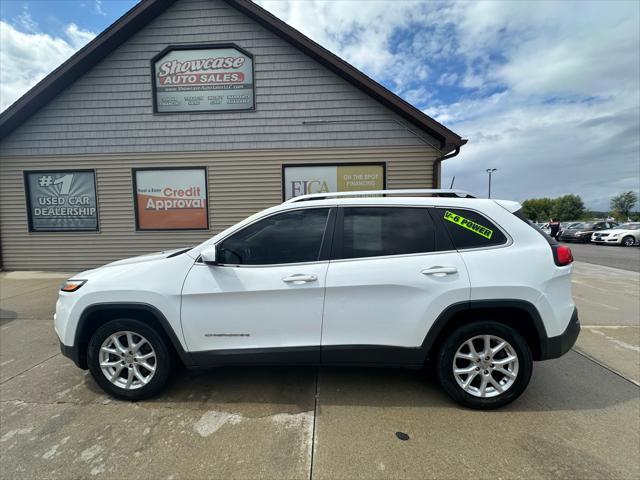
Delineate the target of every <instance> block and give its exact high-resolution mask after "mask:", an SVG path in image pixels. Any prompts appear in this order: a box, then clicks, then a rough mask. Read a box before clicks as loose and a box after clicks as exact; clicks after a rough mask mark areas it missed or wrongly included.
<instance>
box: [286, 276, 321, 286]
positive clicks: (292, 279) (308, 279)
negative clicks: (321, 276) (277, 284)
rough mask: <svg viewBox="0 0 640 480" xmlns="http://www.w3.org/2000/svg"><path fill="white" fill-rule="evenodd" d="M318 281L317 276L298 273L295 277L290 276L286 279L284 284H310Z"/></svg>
mask: <svg viewBox="0 0 640 480" xmlns="http://www.w3.org/2000/svg"><path fill="white" fill-rule="evenodd" d="M317 279H318V277H317V276H315V275H307V274H304V273H296V274H294V275H290V276H288V277H284V278H283V279H282V281H283V282H286V283H296V284H303V283H308V282H315V281H316V280H317Z"/></svg>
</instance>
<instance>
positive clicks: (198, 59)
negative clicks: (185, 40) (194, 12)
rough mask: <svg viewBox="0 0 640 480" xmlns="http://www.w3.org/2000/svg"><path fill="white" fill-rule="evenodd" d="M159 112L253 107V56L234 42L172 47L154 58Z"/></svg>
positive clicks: (156, 107)
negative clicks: (230, 43)
mask: <svg viewBox="0 0 640 480" xmlns="http://www.w3.org/2000/svg"><path fill="white" fill-rule="evenodd" d="M152 63H153V75H154V87H155V92H154V103H155V109H156V111H157V112H160V113H170V112H203V111H218V110H220V111H228V110H253V109H254V107H255V105H254V92H253V58H252V57H251V55H250V54H249V53H248V52H245V51H244V50H242V49H240V48H238V47H236V46H234V45H224V46H221V45H218V46H195V47H194V46H189V47H182V46H181V47H169V48H167V49H166V50H165V51H164V52H162V53H160V54H159V55H158V56H157V57H156V58H155V59H154V60H153V62H152Z"/></svg>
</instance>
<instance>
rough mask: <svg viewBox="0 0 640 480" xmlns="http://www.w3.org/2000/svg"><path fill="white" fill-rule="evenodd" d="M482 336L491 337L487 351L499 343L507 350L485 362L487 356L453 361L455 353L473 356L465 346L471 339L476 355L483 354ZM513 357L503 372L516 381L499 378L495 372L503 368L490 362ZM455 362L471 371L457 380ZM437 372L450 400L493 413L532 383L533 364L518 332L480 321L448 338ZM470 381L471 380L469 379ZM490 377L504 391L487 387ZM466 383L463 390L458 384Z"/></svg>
mask: <svg viewBox="0 0 640 480" xmlns="http://www.w3.org/2000/svg"><path fill="white" fill-rule="evenodd" d="M484 336H490V338H491V337H493V339H492V340H490V348H495V347H496V346H498V344H499V341H498V340H504V341H506V343H507V346H505V347H503V348H502V349H501V350H499V351H496V352H495V356H494V357H490V360H488V361H487V360H486V356H485V357H484V359H482V360H480V362H478V360H477V358H475V357H474V360H470V359H462V358H455V357H456V354H457V353H458V350H460V355H468V356H472V354H471V351H470V349H469V348H468V343H467V342H468V341H469V340H472V339H474V340H473V342H472V343H473V345H474V348H475V347H477V348H476V351H477V353H482V349H483V348H484V346H483V344H484ZM477 337H481V338H477ZM465 344H466V345H465ZM513 356H515V357H516V359H517V361H516V362H515V363H514V362H511V363H508V364H505V368H504V369H503V370H505V371H508V372H509V373H510V375H515V378H512V377H511V376H509V377H508V376H507V375H505V374H502V373H501V372H500V370H496V368H501V369H502V368H503V367H497V366H495V365H494V364H493V363H491V362H492V361H493V362H496V363H497V362H501V361H502V362H506V361H507V360H506V359H508V358H511V357H513ZM454 358H455V360H456V364H455V366H456V367H458V368H469V369H472V370H471V371H470V372H471V373H469V374H468V375H464V374H460V375H458V379H456V375H455V374H454ZM476 364H477V365H476ZM474 365H476V366H474ZM491 365H494V367H491ZM436 369H437V374H438V380H439V381H440V385H442V388H443V389H444V391H445V392H446V393H447V394H448V395H449V396H450V397H451V398H452V399H453V400H455V401H456V402H458V403H459V404H461V405H463V406H465V407H469V408H473V409H477V410H492V409H496V408H500V407H503V406H505V405H507V404H509V403H511V402H513V401H514V400H515V399H516V398H518V397H519V396H520V395H521V394H522V392H524V390H525V388H526V387H527V385H528V384H529V380H530V379H531V372H532V369H533V360H532V357H531V350H530V348H529V345H528V344H527V342H526V341H525V340H524V339H523V338H522V337H521V336H520V334H518V332H516V331H515V330H514V329H513V328H511V327H508V326H506V325H504V324H501V323H498V322H492V321H484V320H483V321H477V322H473V323H469V324H467V325H464V326H462V327H460V328H456V329H455V330H453V331H452V332H451V333H450V334H449V336H448V337H447V338H446V339H445V341H444V343H443V344H442V346H441V347H440V350H439V351H438V355H437V365H436ZM474 373H475V375H474ZM487 375H488V376H487ZM470 377H472V378H471V379H470ZM489 377H491V378H492V379H493V381H494V382H496V383H497V384H498V385H500V387H501V388H504V392H502V393H500V392H499V391H498V389H497V388H496V387H494V386H493V384H491V383H489V382H488V380H489ZM485 378H486V380H485ZM469 380H470V384H469V386H468V388H467V389H466V390H465V389H464V388H463V386H462V385H461V384H460V383H459V381H460V382H462V383H465V382H466V381H469ZM483 382H485V384H486V387H485V389H484V392H485V393H484V395H485V396H484V397H482V396H481V395H482V393H481V388H482V384H483ZM474 389H475V391H474Z"/></svg>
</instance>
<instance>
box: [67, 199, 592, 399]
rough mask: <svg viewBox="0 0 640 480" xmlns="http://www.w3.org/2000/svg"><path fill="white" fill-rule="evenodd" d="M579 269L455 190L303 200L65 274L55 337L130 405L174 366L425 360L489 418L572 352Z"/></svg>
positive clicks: (511, 210)
mask: <svg viewBox="0 0 640 480" xmlns="http://www.w3.org/2000/svg"><path fill="white" fill-rule="evenodd" d="M375 195H377V196H375ZM397 195H401V196H397ZM425 195H432V196H425ZM347 197H349V198H347ZM572 261H573V258H572V257H571V251H570V250H569V248H568V247H566V246H564V245H558V244H556V243H555V241H554V240H552V239H551V238H550V237H548V236H546V235H545V234H544V233H542V232H541V231H540V230H539V229H537V228H535V227H534V226H532V225H531V224H530V222H528V221H527V220H526V219H525V218H524V217H523V215H522V210H521V208H520V205H519V204H518V203H515V202H510V201H500V200H484V199H475V198H473V197H470V196H469V195H468V194H466V193H464V192H457V191H451V190H392V191H374V192H358V193H354V192H349V193H346V194H345V193H333V194H320V195H306V196H302V197H296V198H294V199H292V200H289V201H287V202H285V203H283V204H281V205H278V206H276V207H273V208H269V209H267V210H265V211H263V212H260V213H257V214H255V215H253V216H251V217H249V218H247V219H246V220H244V221H242V222H240V223H238V224H237V225H234V226H233V227H231V228H229V229H227V230H225V231H224V232H222V233H219V234H218V235H216V236H215V237H213V238H212V239H211V240H209V241H207V242H205V243H203V244H201V245H198V246H197V247H194V248H189V249H182V250H176V251H171V252H161V253H155V254H151V255H145V256H141V257H136V258H132V259H128V260H122V261H118V262H114V263H110V264H108V265H106V266H104V267H100V268H97V269H94V270H89V271H86V272H83V273H80V274H78V275H76V276H74V277H73V278H72V279H70V280H68V281H67V282H66V283H65V284H64V285H63V286H62V289H61V292H60V298H59V300H58V303H57V305H56V316H55V328H56V332H57V334H58V336H59V337H60V342H61V349H62V352H63V353H64V354H65V355H66V356H68V357H70V358H71V359H73V361H74V362H75V363H76V364H77V365H78V366H79V367H80V368H83V369H87V368H88V369H89V370H91V373H92V375H93V377H94V378H95V380H96V382H97V383H98V384H99V385H100V386H101V387H102V388H103V389H104V390H106V391H107V392H109V393H111V394H113V395H114V396H116V397H120V398H125V399H131V400H137V399H142V398H147V397H150V396H152V395H154V394H157V393H158V392H159V391H160V390H162V388H163V387H164V386H165V385H166V383H167V381H168V379H169V377H170V371H171V367H172V366H173V365H175V364H176V363H178V362H181V363H182V364H184V365H185V366H187V367H209V366H218V365H238V364H242V365H248V364H270V365H282V364H295V365H318V364H321V365H357V366H401V367H409V368H422V367H423V366H424V365H425V363H426V362H427V361H428V360H431V362H430V364H432V365H435V368H436V370H437V374H438V378H439V380H440V382H441V384H442V386H443V388H444V390H445V391H446V392H447V393H448V394H449V395H450V396H451V397H452V398H453V399H454V400H456V401H458V402H460V403H462V404H464V405H466V406H469V407H473V408H481V409H489V408H496V407H499V406H502V405H505V404H507V403H509V402H511V401H513V400H514V399H515V398H517V397H518V396H519V395H520V394H521V393H522V392H523V390H524V389H525V387H526V386H527V384H528V383H529V379H530V376H531V370H532V362H533V361H534V360H545V359H549V358H556V357H559V356H561V355H563V354H564V353H565V352H567V351H568V350H569V349H570V348H571V346H572V345H573V344H574V342H575V340H576V338H577V336H578V333H579V331H580V324H579V322H578V316H577V311H576V308H575V305H574V303H573V300H572V298H571V283H570V274H571V270H572V266H571V262H572Z"/></svg>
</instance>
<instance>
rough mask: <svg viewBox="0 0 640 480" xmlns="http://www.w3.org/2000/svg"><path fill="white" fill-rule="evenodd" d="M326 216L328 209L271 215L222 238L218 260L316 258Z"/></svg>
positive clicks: (262, 262) (244, 262) (258, 262)
mask: <svg viewBox="0 0 640 480" xmlns="http://www.w3.org/2000/svg"><path fill="white" fill-rule="evenodd" d="M328 217H329V209H328V208H313V209H303V210H294V211H291V212H284V213H279V214H277V215H272V216H271V217H267V218H265V219H264V220H260V221H258V222H256V223H254V224H251V225H249V226H248V227H246V228H243V229H242V230H240V231H239V232H237V233H234V234H233V235H232V236H230V237H229V238H226V239H225V240H223V241H222V242H221V243H220V246H219V247H218V248H219V253H218V255H219V258H218V261H219V262H221V263H227V264H234V265H274V264H279V263H299V262H315V261H318V258H319V256H320V247H321V246H322V239H323V237H324V232H325V228H326V225H327V218H328Z"/></svg>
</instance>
